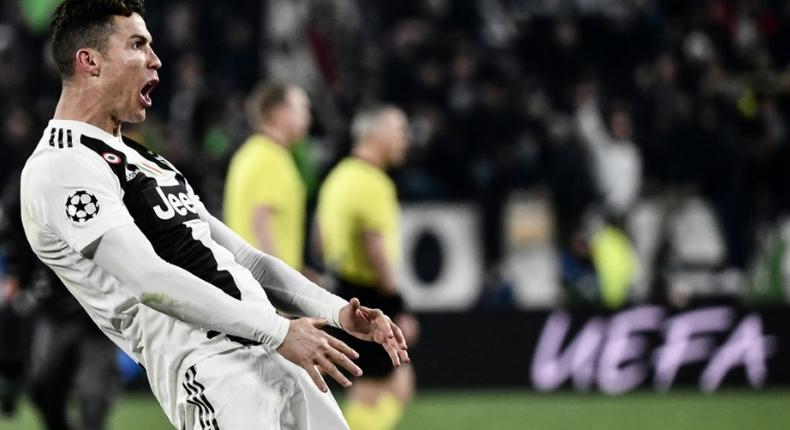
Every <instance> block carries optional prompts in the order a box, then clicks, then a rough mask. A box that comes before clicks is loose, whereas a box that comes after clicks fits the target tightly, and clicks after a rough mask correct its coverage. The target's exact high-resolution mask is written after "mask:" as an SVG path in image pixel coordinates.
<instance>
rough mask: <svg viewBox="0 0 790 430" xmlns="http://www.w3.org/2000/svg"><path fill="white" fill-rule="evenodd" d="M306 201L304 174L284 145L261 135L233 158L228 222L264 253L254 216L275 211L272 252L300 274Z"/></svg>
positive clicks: (228, 185)
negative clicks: (264, 209)
mask: <svg viewBox="0 0 790 430" xmlns="http://www.w3.org/2000/svg"><path fill="white" fill-rule="evenodd" d="M305 200H306V191H305V186H304V184H303V183H302V180H301V178H300V177H299V171H298V170H297V168H296V164H295V163H294V161H293V158H292V157H291V154H290V153H289V152H288V150H287V149H286V148H285V147H283V146H282V145H278V144H277V143H275V142H274V141H272V140H271V139H269V138H268V137H266V136H263V135H260V134H256V135H253V136H251V137H250V138H249V139H247V141H246V142H244V144H243V145H242V146H241V147H240V148H239V150H238V151H237V152H236V154H234V155H233V159H231V161H230V166H229V167H228V177H227V180H226V181H225V222H226V223H227V224H228V226H229V227H230V228H232V229H233V230H235V231H236V233H238V234H239V235H240V236H241V237H242V238H244V239H245V240H246V241H247V242H249V243H250V244H252V245H253V246H255V247H256V248H260V247H261V245H260V243H259V242H258V239H257V238H256V237H255V230H254V229H253V211H254V209H255V208H256V207H260V206H268V207H270V208H271V209H272V217H271V223H270V226H269V227H270V229H271V234H272V245H273V246H274V252H273V253H274V255H275V256H276V257H279V258H280V259H282V260H283V261H285V262H286V263H287V264H288V265H290V266H291V267H293V268H295V269H297V270H301V269H302V250H303V247H304V217H305V204H306V203H305Z"/></svg>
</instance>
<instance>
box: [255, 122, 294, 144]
mask: <svg viewBox="0 0 790 430" xmlns="http://www.w3.org/2000/svg"><path fill="white" fill-rule="evenodd" d="M259 132H260V133H261V134H262V135H264V136H266V137H268V138H269V139H271V140H272V141H273V142H274V143H276V144H278V145H280V146H282V147H284V148H288V147H289V146H290V145H291V142H289V141H288V140H289V139H288V137H287V136H286V135H285V133H284V132H283V131H282V130H280V129H279V128H277V127H274V126H271V125H266V124H264V125H262V126H261V128H260V130H259Z"/></svg>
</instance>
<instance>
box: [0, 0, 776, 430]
mask: <svg viewBox="0 0 790 430" xmlns="http://www.w3.org/2000/svg"><path fill="white" fill-rule="evenodd" d="M57 4H58V1H56V0H4V1H2V2H0V98H1V99H2V100H4V103H3V104H2V106H0V153H2V156H0V187H2V188H3V189H5V190H6V192H7V193H14V192H15V191H14V187H15V185H14V184H15V182H16V181H18V176H19V169H20V168H21V166H22V164H23V163H24V160H25V159H26V157H27V156H28V155H29V153H30V152H31V151H32V149H33V147H34V144H35V142H37V141H38V139H39V136H40V133H41V131H42V130H43V129H44V127H45V126H46V123H47V121H48V120H49V118H50V117H51V116H52V113H53V111H54V107H55V103H56V102H57V99H58V96H59V93H60V83H59V79H58V76H57V73H56V71H55V68H54V65H53V63H52V60H51V59H50V57H49V51H48V21H49V17H50V14H51V12H52V10H53V9H54V8H55V7H56V6H57ZM146 11H147V14H146V17H145V18H146V21H147V24H148V28H149V30H150V32H151V34H152V35H153V37H154V45H153V47H154V49H155V50H156V51H157V54H158V55H159V57H160V58H161V59H162V62H163V67H162V69H161V70H160V77H161V83H160V85H159V86H158V87H157V88H156V89H155V91H154V93H153V100H154V106H153V107H152V108H151V109H149V111H148V119H147V120H146V121H145V122H144V123H142V124H139V125H135V126H133V127H132V126H129V127H126V126H125V127H124V130H125V133H126V134H129V135H130V136H131V137H133V138H135V139H137V140H138V141H140V142H141V143H143V144H145V145H146V146H148V147H150V148H152V149H154V150H156V151H158V152H160V153H162V154H163V155H165V157H167V158H168V159H169V160H170V161H172V162H173V163H174V164H175V165H176V166H178V167H179V168H180V169H181V170H182V172H183V173H184V174H185V176H186V177H187V178H188V180H189V181H190V182H191V184H192V185H193V186H194V187H195V188H196V191H197V192H198V194H199V195H200V196H201V198H202V200H203V201H204V202H205V203H206V205H207V206H208V208H209V210H210V211H211V212H212V213H214V214H217V215H219V214H221V213H222V210H221V209H222V190H223V186H224V178H225V174H226V171H227V166H228V162H229V160H230V157H231V156H232V155H233V153H234V151H235V150H236V149H237V148H238V146H239V145H240V144H241V143H242V142H243V140H244V139H245V138H246V137H247V136H248V135H249V133H250V128H249V126H248V125H247V123H246V121H245V116H244V102H245V98H246V97H247V96H248V95H249V93H250V91H251V90H252V88H253V87H254V86H255V84H256V83H258V82H259V81H261V80H279V81H287V82H292V83H295V84H297V85H299V86H301V87H303V88H304V89H305V90H306V91H307V93H308V95H309V97H310V99H311V101H312V108H313V126H312V129H311V131H310V135H309V138H308V139H307V141H306V142H304V143H303V144H302V145H300V146H299V147H298V148H297V150H296V151H297V152H298V153H297V154H295V156H297V157H299V158H300V159H301V160H302V162H301V163H300V166H301V167H302V174H303V178H304V180H305V181H306V183H307V186H308V189H309V191H310V196H311V198H312V199H313V200H314V198H315V194H316V191H317V187H318V186H319V185H320V183H321V181H322V179H323V177H324V176H325V174H326V173H327V172H328V170H329V169H330V168H332V167H333V166H334V165H335V164H336V163H337V161H338V160H340V159H341V158H342V157H344V156H346V155H347V154H348V152H349V150H350V144H351V142H350V131H349V122H350V119H351V117H352V115H353V113H354V112H355V110H356V109H358V108H359V107H360V106H362V105H364V104H366V103H370V102H373V101H379V102H388V103H393V104H396V105H397V106H400V107H401V108H403V109H404V111H405V112H406V113H407V115H408V117H409V121H410V129H411V142H412V147H411V150H410V153H409V157H408V160H407V162H406V163H405V164H404V165H403V166H402V167H400V168H398V169H397V170H396V171H393V172H391V173H392V176H393V178H394V179H395V182H396V184H397V187H398V193H399V197H400V200H401V203H402V219H401V222H402V226H401V227H402V238H403V260H402V264H401V267H400V269H399V273H398V279H399V285H400V288H401V290H402V293H403V295H404V298H405V300H406V303H407V304H408V305H410V307H411V308H412V309H413V310H414V311H415V312H416V313H417V315H418V318H419V319H420V322H421V326H422V335H421V339H420V343H419V344H418V345H417V346H416V347H415V348H414V351H413V354H412V355H413V359H414V363H415V370H416V372H417V378H418V384H419V391H418V395H417V398H416V401H415V403H414V404H413V405H412V406H411V407H410V408H409V409H407V412H406V417H405V418H404V421H403V422H402V423H401V427H400V428H404V429H407V428H408V429H412V428H414V429H419V428H426V429H427V428H431V429H444V428H453V429H478V428H502V429H521V428H531V427H535V428H609V429H616V428H633V427H635V426H636V427H638V428H656V429H663V428H701V429H707V428H718V429H723V428H728V429H729V428H733V429H734V428H745V427H747V426H748V427H749V428H765V429H774V428H776V429H778V428H786V427H787V425H788V424H789V423H790V408H788V407H787V406H788V404H789V403H788V402H790V390H788V388H787V387H788V384H790V354H789V353H788V350H787V348H788V346H790V313H788V310H789V309H790V308H788V299H789V298H790V250H788V245H790V223H788V221H790V218H789V217H788V215H790V193H788V191H787V190H786V187H787V186H788V185H790V140H789V139H788V137H789V136H788V133H789V132H790V130H789V129H788V126H789V125H790V123H789V122H788V121H790V3H788V2H786V1H782V0H754V1H748V0H742V1H738V0H700V1H682V0H674V1H673V0H666V1H659V0H479V1H472V0H455V1H450V0H408V1H403V0H393V1H387V2H366V1H361V0H269V1H229V2H218V1H207V0H195V1H177V0H171V1H155V0H148V1H147V2H146ZM15 216H18V215H17V213H15V212H14V211H12V210H9V209H8V208H7V207H6V208H5V210H4V211H3V212H1V213H0V221H4V223H5V225H12V224H13V223H11V222H10V221H9V220H10V218H11V217H15ZM5 230H6V235H7V234H9V233H8V231H7V230H8V228H6V229H5ZM11 233H13V232H11ZM0 261H1V260H0ZM308 261H309V256H308ZM0 267H2V265H1V264H0ZM2 272H3V270H2V269H0V276H1V274H2ZM37 294H42V293H41V292H39V291H37V290H36V289H35V288H33V289H30V290H28V291H26V292H25V294H22V295H20V296H19V297H16V298H15V299H14V300H13V301H9V302H8V303H5V304H4V305H3V306H4V307H6V308H10V307H13V308H14V312H15V314H16V315H17V316H18V319H20V318H21V319H22V320H24V319H25V318H29V317H30V315H31V314H34V313H35V312H37V311H36V295H37ZM19 315H21V317H19ZM21 325H24V324H21ZM19 326H20V323H19V322H18V321H17V322H16V323H10V322H7V321H5V320H2V322H0V336H1V337H0V340H1V341H2V345H0V363H7V362H11V361H12V358H13V356H15V355H18V354H17V353H21V350H23V349H24V348H25V347H24V346H19V345H24V343H25V342H23V341H18V342H16V343H14V340H15V339H16V340H19V339H22V340H24V339H26V338H27V337H26V336H24V335H20V331H19ZM12 345H17V346H12ZM9 357H12V358H9ZM1 360H6V361H1ZM23 367H24V366H23ZM122 368H123V369H125V370H124V375H125V376H126V384H125V388H124V389H123V391H124V394H123V395H121V397H120V398H119V401H118V402H117V403H116V404H115V406H114V409H113V415H112V417H111V426H110V428H113V429H126V428H140V427H142V424H140V423H141V422H142V421H141V420H150V423H147V424H145V425H146V426H148V428H151V429H154V428H157V429H158V428H168V427H167V424H166V421H165V419H164V415H163V414H162V413H161V411H160V410H159V409H158V406H157V405H156V404H155V402H154V400H153V398H152V397H150V394H148V391H147V390H148V388H147V385H146V382H145V378H144V377H143V376H141V375H137V374H136V372H135V371H134V368H133V367H132V368H128V369H127V368H125V367H122ZM6 370H7V372H11V371H9V370H8V368H6ZM15 372H17V373H20V372H24V369H23V368H22V369H17V370H15ZM20 384H21V387H22V389H21V390H22V391H23V392H24V382H22V383H20ZM12 385H13V384H10V383H6V384H5V385H2V383H0V394H1V393H3V392H4V391H3V390H5V392H8V391H11V388H10V387H11V386H12ZM53 389H54V387H53ZM338 391H340V390H338ZM339 395H340V396H342V392H340V393H339ZM17 412H18V413H17V414H16V415H15V416H14V417H11V416H10V415H9V417H8V418H6V420H5V421H4V419H3V418H2V417H0V427H2V428H4V429H14V430H16V429H20V430H21V429H33V428H43V427H41V426H40V424H39V421H38V418H37V416H36V413H35V412H34V410H33V409H32V408H31V407H30V406H29V403H28V402H27V401H26V400H21V403H20V404H19V409H18V411H17Z"/></svg>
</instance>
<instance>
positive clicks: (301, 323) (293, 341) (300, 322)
mask: <svg viewBox="0 0 790 430" xmlns="http://www.w3.org/2000/svg"><path fill="white" fill-rule="evenodd" d="M324 325H326V321H325V320H323V319H317V318H299V319H295V320H291V325H290V326H289V327H288V334H287V335H286V336H285V340H284V341H283V343H282V345H280V347H279V348H277V352H279V353H280V354H281V355H282V356H283V357H285V358H286V359H288V360H289V361H291V362H292V363H295V364H297V365H299V366H300V367H302V368H304V370H306V371H307V373H308V374H309V375H310V377H311V378H312V379H313V382H315V385H317V386H318V389H320V390H321V391H323V392H327V391H328V390H329V388H328V387H327V386H326V382H324V379H323V378H322V377H321V372H320V371H319V369H318V368H320V370H321V371H323V372H326V373H327V374H329V376H331V377H332V378H334V380H335V381H337V382H339V383H340V384H341V385H342V386H344V387H350V386H351V381H349V380H348V378H346V376H345V375H343V373H342V372H340V370H338V368H337V366H336V365H338V364H339V365H340V366H342V367H343V368H344V369H346V370H348V371H349V372H351V373H352V374H353V375H354V376H361V375H362V369H360V368H359V366H357V365H356V364H354V362H353V361H351V360H355V359H357V358H358V357H359V354H358V353H357V352H356V351H354V350H353V349H351V348H350V347H349V346H348V345H346V344H345V343H343V342H342V341H340V340H338V339H335V338H334V337H332V336H330V335H329V334H327V333H326V332H324V331H323V330H321V327H323V326H324Z"/></svg>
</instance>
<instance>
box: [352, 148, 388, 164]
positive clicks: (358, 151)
mask: <svg viewBox="0 0 790 430" xmlns="http://www.w3.org/2000/svg"><path fill="white" fill-rule="evenodd" d="M351 155H352V156H353V157H355V158H357V159H359V160H362V161H364V162H366V163H368V164H371V165H373V166H374V167H376V168H378V169H381V170H385V169H386V167H387V166H386V165H385V164H386V163H385V162H384V159H383V157H382V156H381V153H380V152H379V151H376V150H374V149H373V148H371V147H369V146H364V145H360V146H357V147H356V148H354V150H353V151H351Z"/></svg>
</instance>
